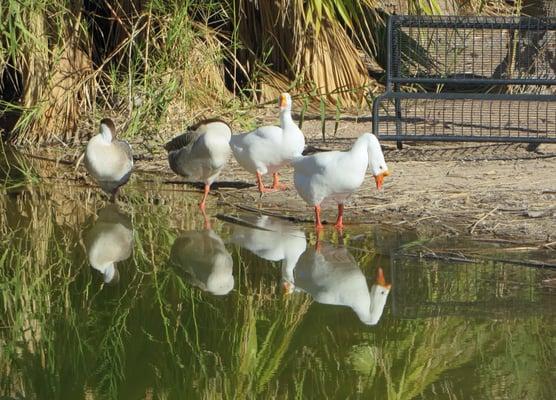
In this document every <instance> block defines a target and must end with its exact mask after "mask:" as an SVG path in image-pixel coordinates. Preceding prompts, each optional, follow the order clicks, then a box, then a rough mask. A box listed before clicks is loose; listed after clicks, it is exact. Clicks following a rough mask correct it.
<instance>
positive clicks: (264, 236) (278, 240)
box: [232, 215, 307, 274]
mask: <svg viewBox="0 0 556 400" xmlns="http://www.w3.org/2000/svg"><path fill="white" fill-rule="evenodd" d="M242 220H244V221H246V222H248V223H250V224H252V225H254V226H257V227H259V228H262V229H256V228H249V227H246V226H241V225H234V230H233V233H232V242H233V243H236V244H237V245H239V246H241V247H243V248H245V249H247V250H249V251H250V252H252V253H254V254H255V255H256V256H258V257H260V258H263V259H265V260H269V261H281V260H282V274H287V273H288V272H287V271H291V270H293V268H294V267H295V264H296V263H297V260H298V259H299V256H301V254H303V252H304V251H305V249H306V248H307V240H306V239H305V232H303V231H302V230H300V229H299V228H298V227H297V226H296V225H295V224H293V223H291V222H288V221H284V220H282V219H279V218H273V217H269V216H266V215H260V216H245V217H243V218H242Z"/></svg>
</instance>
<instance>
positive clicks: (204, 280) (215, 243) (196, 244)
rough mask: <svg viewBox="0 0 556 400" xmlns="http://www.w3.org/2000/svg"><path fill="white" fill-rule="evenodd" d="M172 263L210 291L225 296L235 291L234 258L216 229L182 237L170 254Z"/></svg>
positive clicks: (190, 279)
mask: <svg viewBox="0 0 556 400" xmlns="http://www.w3.org/2000/svg"><path fill="white" fill-rule="evenodd" d="M170 264H171V265H172V266H174V267H176V268H178V269H179V270H181V271H183V272H185V274H186V276H187V278H188V280H189V281H190V283H191V284H192V285H194V286H197V287H199V288H200V289H202V290H204V291H206V292H209V293H212V294H214V295H217V296H223V295H225V294H228V293H229V292H230V291H231V290H232V289H233V288H234V275H233V260H232V255H231V254H230V253H229V252H228V250H226V247H224V242H223V241H222V239H221V238H220V237H219V236H218V235H217V234H216V233H215V232H214V231H213V230H212V229H205V230H202V231H188V232H184V233H183V234H182V235H181V236H179V237H178V238H177V239H176V240H175V241H174V244H173V245H172V250H171V251H170Z"/></svg>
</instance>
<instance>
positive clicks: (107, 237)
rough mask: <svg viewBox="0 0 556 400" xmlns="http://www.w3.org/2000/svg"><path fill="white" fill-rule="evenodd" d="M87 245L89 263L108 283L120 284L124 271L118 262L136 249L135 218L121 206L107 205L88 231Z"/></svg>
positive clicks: (86, 236)
mask: <svg viewBox="0 0 556 400" xmlns="http://www.w3.org/2000/svg"><path fill="white" fill-rule="evenodd" d="M85 247H86V249H87V257H88V258H89V264H90V265H91V267H93V268H94V269H96V270H97V271H99V272H100V273H101V274H102V276H103V279H104V282H105V283H110V284H112V283H118V281H119V279H120V274H119V272H118V269H117V267H116V263H117V262H119V261H123V260H126V259H127V258H129V256H130V255H131V251H132V249H133V227H132V224H131V218H130V217H129V216H128V215H127V214H124V213H122V212H121V211H120V210H119V209H118V206H117V205H115V204H109V205H107V206H106V207H104V208H103V209H101V210H100V211H99V213H98V219H97V220H96V221H95V223H94V224H93V226H92V227H91V229H90V230H89V231H88V232H87V233H86V234H85Z"/></svg>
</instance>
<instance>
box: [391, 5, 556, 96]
mask: <svg viewBox="0 0 556 400" xmlns="http://www.w3.org/2000/svg"><path fill="white" fill-rule="evenodd" d="M387 39H388V67H387V77H386V78H387V90H388V91H390V90H392V89H393V90H395V91H396V90H397V87H398V85H399V84H454V85H458V87H459V86H461V85H469V84H473V85H477V84H479V85H556V18H549V17H547V18H532V17H469V16H464V17H459V16H417V15H393V16H391V17H390V19H389V21H388V28H387Z"/></svg>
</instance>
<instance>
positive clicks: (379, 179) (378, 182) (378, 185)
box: [375, 171, 390, 190]
mask: <svg viewBox="0 0 556 400" xmlns="http://www.w3.org/2000/svg"><path fill="white" fill-rule="evenodd" d="M388 175H390V172H388V171H384V172H383V173H381V174H378V175H375V182H376V188H377V189H378V190H381V189H382V184H383V183H384V177H385V176H388Z"/></svg>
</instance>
